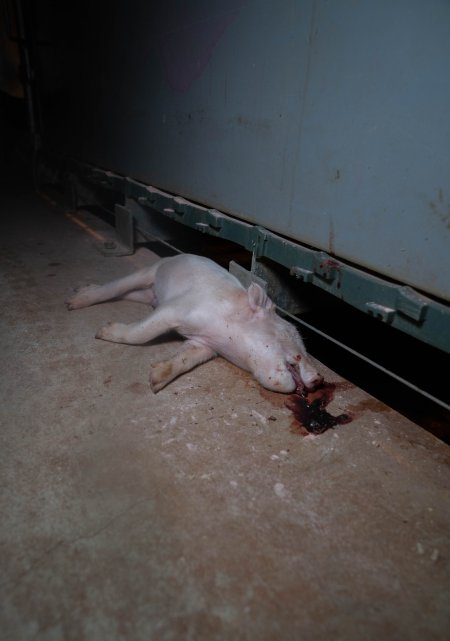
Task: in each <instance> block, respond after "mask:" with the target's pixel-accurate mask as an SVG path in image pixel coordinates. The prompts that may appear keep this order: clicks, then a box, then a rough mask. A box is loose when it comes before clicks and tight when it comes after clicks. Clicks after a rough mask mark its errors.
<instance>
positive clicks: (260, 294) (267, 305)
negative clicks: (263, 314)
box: [247, 283, 273, 312]
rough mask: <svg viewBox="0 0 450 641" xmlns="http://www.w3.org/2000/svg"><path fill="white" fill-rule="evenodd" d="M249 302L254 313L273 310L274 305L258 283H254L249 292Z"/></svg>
mask: <svg viewBox="0 0 450 641" xmlns="http://www.w3.org/2000/svg"><path fill="white" fill-rule="evenodd" d="M247 294H248V302H249V305H250V307H251V309H252V310H253V311H254V312H257V311H258V310H262V309H265V310H267V311H269V310H270V309H273V303H272V301H271V300H270V298H269V297H268V296H267V294H266V292H265V291H264V290H263V288H262V287H261V286H260V285H258V284H257V283H252V284H251V285H250V287H249V288H248V290H247Z"/></svg>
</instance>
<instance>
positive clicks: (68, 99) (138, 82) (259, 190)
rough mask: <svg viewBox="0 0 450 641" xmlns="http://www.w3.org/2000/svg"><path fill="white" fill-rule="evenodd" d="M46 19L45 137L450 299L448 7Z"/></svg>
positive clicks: (232, 2)
mask: <svg viewBox="0 0 450 641" xmlns="http://www.w3.org/2000/svg"><path fill="white" fill-rule="evenodd" d="M53 20H54V33H55V34H56V35H55V43H56V44H55V51H56V53H57V59H58V61H60V64H61V67H60V76H59V81H58V83H59V84H56V85H55V87H56V89H55V91H54V92H53V93H48V94H47V96H44V97H43V103H44V116H45V115H46V121H45V122H46V129H45V132H44V133H45V136H44V141H45V145H46V147H47V148H51V149H54V150H56V151H58V152H60V153H66V154H68V155H70V156H75V157H78V158H79V159H81V160H84V161H86V162H90V163H92V164H94V165H97V166H101V167H105V168H109V169H111V170H113V171H115V172H118V173H120V174H123V175H127V176H132V177H134V178H135V179H137V180H140V181H143V182H145V183H148V184H151V185H156V186H158V187H159V188H160V189H162V190H167V191H169V192H172V193H175V194H179V195H180V196H184V197H186V198H189V199H191V200H193V201H196V202H199V203H203V204H204V205H205V206H206V207H207V208H209V209H211V208H215V209H218V210H221V211H224V212H228V213H230V214H232V215H233V216H236V217H238V218H240V219H241V220H243V221H247V222H248V223H253V224H256V225H260V226H262V227H264V228H266V229H268V230H272V231H273V232H277V233H279V234H282V235H284V236H287V237H288V238H290V239H291V240H293V241H298V242H300V243H303V244H304V245H309V246H311V247H313V248H315V249H316V250H322V251H325V252H327V253H328V254H330V255H332V256H334V257H336V258H338V259H341V260H342V261H345V262H346V263H353V264H354V265H355V266H360V267H364V268H367V269H368V270H371V271H373V272H375V273H377V274H378V275H379V276H384V277H386V278H388V279H392V280H394V281H396V282H398V283H400V284H401V285H404V286H411V287H414V288H416V289H418V290H421V291H423V292H425V293H427V294H430V295H434V296H437V297H439V298H441V299H443V300H446V301H449V300H450V279H449V278H448V274H449V273H450V244H449V237H450V229H449V228H450V172H449V167H450V118H449V116H448V114H449V113H450V82H449V60H450V3H449V2H444V1H443V0H428V1H427V2H423V0H379V1H377V2H373V0H359V1H358V2H355V1H354V0H340V1H339V2H330V1H326V0H302V1H299V0H285V1H283V2H278V1H276V0H259V1H258V2H243V1H242V0H210V1H209V2H205V1H202V0H191V2H189V3H185V2H182V1H181V0H165V2H162V1H161V2H150V3H149V2H145V1H144V0H141V1H139V2H136V3H133V4H132V5H130V3H124V2H123V3H120V2H119V3H107V2H96V3H84V2H80V3H74V2H68V3H64V6H58V7H56V8H55V15H54V17H53ZM44 67H45V66H44ZM44 75H45V68H44ZM380 304H381V305H383V301H381V302H380ZM385 306H386V307H389V304H387V303H386V305H385Z"/></svg>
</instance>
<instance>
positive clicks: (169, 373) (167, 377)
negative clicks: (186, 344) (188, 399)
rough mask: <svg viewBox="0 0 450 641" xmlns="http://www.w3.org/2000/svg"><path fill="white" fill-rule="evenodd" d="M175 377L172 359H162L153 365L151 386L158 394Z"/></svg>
mask: <svg viewBox="0 0 450 641" xmlns="http://www.w3.org/2000/svg"><path fill="white" fill-rule="evenodd" d="M173 378H174V371H173V365H172V363H171V362H170V361H161V362H160V363H155V364H154V365H152V370H151V372H150V381H149V382H150V388H151V390H152V391H153V392H154V393H155V394H156V392H159V390H161V389H162V388H163V387H165V386H166V385H167V383H169V382H170V381H171V380H172V379H173Z"/></svg>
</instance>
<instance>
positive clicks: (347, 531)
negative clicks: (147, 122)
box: [0, 194, 450, 641]
mask: <svg viewBox="0 0 450 641" xmlns="http://www.w3.org/2000/svg"><path fill="white" fill-rule="evenodd" d="M1 207H2V212H1V214H2V215H1V219H0V225H1V254H0V269H1V283H2V285H1V290H0V305H1V349H2V363H3V367H2V376H1V392H2V403H1V410H0V411H1V434H0V436H1V449H0V459H1V497H0V500H1V502H0V505H1V523H0V536H1V540H0V555H1V557H0V558H1V577H0V585H1V588H0V589H1V592H0V603H1V613H0V629H1V630H2V634H1V638H2V639H3V640H4V641H26V640H31V639H33V640H37V641H44V640H45V641H59V640H61V639H64V640H67V641H72V640H73V641H83V640H95V641H103V640H105V641H116V640H119V639H120V640H123V639H126V640H128V639H129V640H133V641H140V640H146V641H148V640H153V639H155V640H158V641H175V640H176V641H178V640H185V639H186V640H193V641H202V640H208V641H214V640H219V639H220V640H233V641H234V640H247V639H249V640H250V639H252V640H253V639H259V640H260V641H266V640H267V641H268V640H272V639H273V640H290V639H292V640H294V639H295V640H299V639H305V640H308V641H309V640H311V641H312V640H319V641H325V640H329V639H334V640H339V639H343V640H344V639H345V640H353V639H355V640H360V639H366V640H372V639H373V640H374V641H375V640H377V641H378V640H379V639H388V640H394V639H398V640H399V641H405V640H408V639H411V640H413V639H417V640H418V641H419V640H420V641H423V639H427V640H444V639H445V640H448V639H449V638H450V580H449V574H450V573H449V561H450V543H449V532H450V500H449V499H450V496H449V488H450V474H449V449H448V447H447V446H446V445H444V444H443V443H441V442H440V441H438V440H436V439H435V438H434V437H433V436H431V435H430V434H428V433H426V432H425V431H423V430H422V429H421V428H419V427H418V426H417V425H415V424H413V423H411V422H410V421H408V420H407V419H405V418H403V417H402V416H400V415H399V414H397V413H395V412H394V411H392V410H391V409H389V408H388V407H386V406H384V405H382V404H381V403H380V402H379V401H377V400H375V399H373V398H371V397H368V396H367V394H365V393H363V392H362V391H360V390H359V389H357V388H356V387H354V386H353V385H351V384H350V383H347V382H346V381H342V380H340V379H339V377H338V376H337V375H336V374H334V373H333V372H330V371H327V370H325V368H321V371H322V372H324V373H325V375H326V378H327V379H328V380H333V381H336V382H338V386H337V392H338V393H337V395H336V398H335V400H334V401H333V404H332V405H331V406H330V408H329V409H330V410H331V411H332V412H334V413H339V412H343V411H351V412H353V413H354V414H355V420H354V421H353V422H352V423H350V424H348V425H343V426H341V427H339V428H336V429H335V430H330V431H328V432H327V433H325V434H324V435H322V436H320V437H315V438H314V437H307V438H303V437H301V436H299V435H298V434H294V433H292V432H291V429H290V426H291V420H292V417H291V414H290V412H289V411H288V410H287V409H286V408H285V407H284V404H283V401H284V398H283V397H280V396H279V395H277V394H272V393H269V392H264V391H263V390H261V388H260V387H259V385H258V384H257V383H256V382H255V381H254V380H253V379H252V378H251V376H250V375H249V374H246V373H245V372H242V371H240V370H238V369H237V368H236V367H234V366H232V365H231V364H229V363H227V362H226V361H224V360H223V359H216V360H214V361H211V362H209V363H206V364H204V365H202V366H201V367H199V368H197V369H196V370H194V371H192V372H191V373H189V374H187V375H185V376H183V377H181V378H180V379H178V380H177V381H175V382H174V383H172V384H171V385H169V386H168V387H167V388H166V389H164V390H163V391H161V392H160V393H159V394H157V395H153V394H152V393H151V391H150V389H149V387H148V375H149V368H150V362H151V361H152V360H158V359H161V358H164V357H167V356H169V355H170V354H172V353H173V351H174V349H175V347H176V345H175V344H174V342H173V339H167V340H165V339H163V340H158V341H156V342H155V343H153V344H150V345H146V346H126V345H118V344H112V343H106V342H102V341H98V340H95V339H94V335H95V332H96V330H97V329H98V328H99V327H101V326H102V325H103V324H104V323H105V322H106V321H108V320H112V321H119V320H120V321H125V322H127V321H130V322H131V321H132V320H134V319H138V318H141V317H142V315H143V314H145V313H146V310H145V308H144V307H143V306H142V305H139V304H137V303H131V302H116V303H105V304H103V305H98V306H96V307H92V308H89V309H85V310H80V311H77V312H70V313H69V312H68V311H67V310H66V308H65V306H64V299H65V298H66V297H67V296H68V295H69V294H70V293H71V290H72V288H73V287H75V286H77V285H83V284H87V283H89V282H105V281H107V280H110V279H112V278H115V277H118V276H120V275H123V274H125V273H128V272H130V271H132V270H133V269H135V268H136V267H137V266H141V265H142V264H145V263H146V261H148V260H149V259H152V257H151V256H150V255H149V254H148V253H147V252H146V250H140V251H139V252H138V253H137V254H136V255H135V256H131V257H122V258H108V257H104V256H102V255H101V254H100V253H99V252H98V251H97V249H96V248H95V244H96V242H98V240H99V238H100V236H98V235H97V236H96V237H93V236H92V233H91V230H90V228H92V227H94V228H97V232H96V233H97V234H98V229H101V225H100V226H99V227H96V225H95V223H94V222H93V221H90V219H89V216H87V217H86V216H84V215H83V214H76V217H75V218H73V217H72V218H70V217H68V216H67V215H65V213H64V211H63V210H62V209H61V208H60V207H59V206H55V205H52V204H51V203H49V202H48V201H46V200H44V199H42V198H39V197H37V196H34V195H32V194H15V195H14V194H13V195H11V196H10V197H9V198H3V200H2V203H1ZM83 225H88V228H86V227H83ZM100 233H101V232H100Z"/></svg>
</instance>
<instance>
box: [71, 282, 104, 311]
mask: <svg viewBox="0 0 450 641" xmlns="http://www.w3.org/2000/svg"><path fill="white" fill-rule="evenodd" d="M98 287H99V286H98V285H94V284H91V285H86V286H85V287H76V288H75V290H74V291H75V294H74V295H73V296H71V297H70V298H69V299H68V300H66V301H65V304H66V307H67V309H69V310H72V309H81V308H83V307H88V306H89V305H91V304H92V299H91V298H92V293H93V290H95V289H98Z"/></svg>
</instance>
